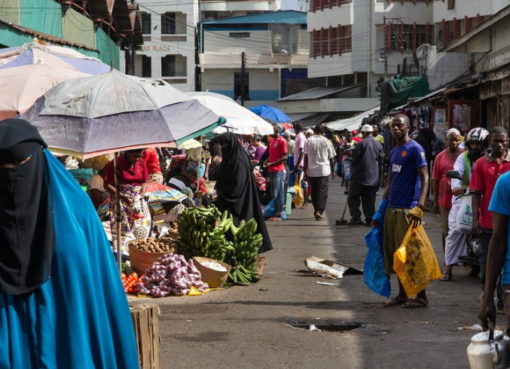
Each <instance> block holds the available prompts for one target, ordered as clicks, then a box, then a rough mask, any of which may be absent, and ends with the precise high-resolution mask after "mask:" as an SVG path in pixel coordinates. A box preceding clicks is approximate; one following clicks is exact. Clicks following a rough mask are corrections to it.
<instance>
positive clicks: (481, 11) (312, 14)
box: [308, 0, 508, 97]
mask: <svg viewBox="0 0 510 369" xmlns="http://www.w3.org/2000/svg"><path fill="white" fill-rule="evenodd" d="M507 2H508V1H507V0H492V1H478V0H464V1H455V0H446V1H437V0H436V1H434V0H398V1H397V0H356V1H352V0H351V1H349V0H312V2H311V4H310V9H309V12H308V30H309V32H310V38H311V40H312V41H311V47H310V60H309V63H308V69H309V75H310V76H311V77H328V82H329V84H328V87H340V86H348V85H349V84H357V83H364V84H365V85H366V90H365V91H364V92H363V93H362V95H364V96H365V97H374V96H377V94H378V89H377V86H378V83H380V81H381V79H382V78H388V77H391V76H392V75H395V74H402V75H421V74H423V73H424V72H425V69H424V68H423V67H420V65H419V63H418V58H417V56H416V50H417V48H418V47H420V45H425V44H430V45H436V46H437V49H438V51H440V50H441V49H442V48H445V47H447V46H448V45H449V44H450V43H452V42H454V41H455V40H456V39H459V38H460V37H462V36H463V35H464V34H466V33H467V32H469V30H470V29H472V28H473V27H476V26H477V25H478V24H480V23H482V22H483V21H484V20H486V19H488V17H490V16H491V15H492V14H495V13H496V12H497V11H498V10H499V9H501V8H502V7H504V6H505V4H506V3H507ZM360 97H361V96H360Z"/></svg>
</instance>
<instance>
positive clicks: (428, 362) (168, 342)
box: [157, 180, 502, 369]
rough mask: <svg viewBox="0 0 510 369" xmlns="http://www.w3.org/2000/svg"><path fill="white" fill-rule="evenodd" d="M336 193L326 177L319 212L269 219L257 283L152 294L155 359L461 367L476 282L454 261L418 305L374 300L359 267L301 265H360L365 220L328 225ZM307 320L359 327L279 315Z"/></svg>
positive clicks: (223, 364)
mask: <svg viewBox="0 0 510 369" xmlns="http://www.w3.org/2000/svg"><path fill="white" fill-rule="evenodd" d="M345 197H346V196H345V195H344V194H343V189H342V190H341V189H340V187H339V181H338V180H335V181H333V182H332V183H331V188H330V201H329V204H328V209H327V213H328V214H327V219H326V220H325V221H321V222H317V221H315V220H314V219H313V216H312V210H311V207H310V208H309V209H304V210H301V209H299V210H294V211H293V212H292V215H291V217H290V219H289V220H287V221H285V222H273V223H271V224H270V225H269V229H270V233H271V236H272V239H273V245H274V250H272V251H271V252H269V253H267V254H266V256H267V258H268V263H267V265H266V267H265V270H264V274H263V278H262V280H261V281H260V282H259V283H257V284H254V285H251V286H248V287H235V288H230V289H222V290H219V291H214V292H211V293H208V294H206V295H204V296H197V297H170V298H164V299H159V300H157V302H158V303H160V304H161V313H162V314H161V339H162V359H163V365H162V368H165V369H167V368H175V369H180V368H208V369H215V368H235V367H237V368H242V369H250V368H268V369H273V368H293V369H295V368H303V369H309V368H340V369H343V368H352V369H361V368H388V369H390V368H391V369H394V368H395V367H396V365H398V366H399V367H410V368H414V369H420V368H434V369H440V368H449V369H456V368H459V369H460V368H462V369H464V368H467V367H468V363H467V358H466V354H465V349H466V347H467V345H468V344H469V339H470V337H471V336H472V335H473V334H474V333H475V332H473V331H470V330H461V329H459V328H460V327H466V326H471V325H473V324H475V323H477V319H476V316H477V304H478V295H479V294H480V285H479V282H478V281H477V280H475V279H473V278H470V277H467V276H466V275H465V273H464V271H463V270H462V269H461V268H460V267H458V268H456V269H455V270H454V273H455V275H454V281H451V282H439V281H437V282H434V283H433V284H432V285H431V287H430V289H429V290H428V291H429V292H428V293H429V300H430V307H429V308H427V309H418V310H404V309H400V308H398V307H396V308H388V309H382V308H381V306H382V304H383V303H384V301H385V299H384V298H382V297H380V296H377V295H375V294H373V293H371V292H370V291H369V290H368V289H367V288H366V287H365V285H364V284H363V279H362V276H361V275H349V276H344V278H343V279H342V280H337V281H331V280H325V279H322V278H320V277H317V276H315V275H312V274H309V273H306V272H304V264H303V261H304V259H305V258H306V257H309V256H312V255H314V256H318V257H323V258H328V259H334V260H340V261H342V262H344V263H347V264H350V265H353V266H361V265H362V264H363V260H364V257H365V252H366V249H365V246H364V243H363V235H364V234H365V233H366V232H367V231H368V228H367V227H363V226H357V227H347V226H335V219H337V218H339V214H340V212H341V209H342V208H343V205H344V203H345V200H346V199H345ZM426 221H427V223H428V228H427V231H428V234H429V236H430V238H431V239H432V241H433V243H434V245H435V247H436V251H437V253H438V257H439V259H440V263H442V252H441V250H440V248H441V245H440V239H439V224H438V218H436V217H435V216H434V215H431V214H428V215H427V218H426ZM317 282H332V283H334V285H333V286H330V285H320V284H318V283H317ZM392 285H393V288H394V290H395V289H396V281H395V279H393V281H392ZM500 320H502V319H501V318H500ZM309 321H311V322H318V323H322V322H325V321H326V322H330V323H331V322H335V323H348V324H351V323H360V324H361V325H362V326H361V327H360V328H357V329H353V330H349V331H343V332H328V331H309V330H307V329H301V328H294V327H291V326H289V324H288V323H289V322H309Z"/></svg>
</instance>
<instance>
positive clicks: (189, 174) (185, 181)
mask: <svg viewBox="0 0 510 369" xmlns="http://www.w3.org/2000/svg"><path fill="white" fill-rule="evenodd" d="M196 181H197V171H196V170H194V169H187V170H185V171H184V174H177V175H175V176H174V177H172V178H170V180H169V181H168V186H169V187H171V188H173V189H175V190H178V191H180V192H182V193H183V194H185V195H187V196H188V197H189V198H191V199H193V198H194V197H195V196H194V193H195V184H196Z"/></svg>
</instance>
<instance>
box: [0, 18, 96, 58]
mask: <svg viewBox="0 0 510 369" xmlns="http://www.w3.org/2000/svg"><path fill="white" fill-rule="evenodd" d="M0 23H1V24H5V25H6V26H8V27H11V28H13V29H15V30H16V31H18V32H21V33H26V34H29V35H32V36H34V37H37V38H38V39H40V40H46V41H50V42H53V43H55V44H60V45H66V46H73V47H77V48H81V49H85V50H91V51H96V52H99V50H98V49H94V48H92V47H88V46H85V45H82V44H77V43H75V42H70V41H66V40H64V39H62V38H58V37H55V36H52V35H48V34H47V33H43V32H39V31H36V30H33V29H31V28H27V27H23V26H20V25H17V24H14V23H9V22H5V21H3V20H1V19H0Z"/></svg>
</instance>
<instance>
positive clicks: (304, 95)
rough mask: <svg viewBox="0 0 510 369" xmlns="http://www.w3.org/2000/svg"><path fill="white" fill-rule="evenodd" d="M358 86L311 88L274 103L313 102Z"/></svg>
mask: <svg viewBox="0 0 510 369" xmlns="http://www.w3.org/2000/svg"><path fill="white" fill-rule="evenodd" d="M359 86H360V85H353V86H348V87H342V88H332V87H313V88H311V89H309V90H306V91H301V92H298V93H297V94H293V95H289V96H285V97H282V98H280V99H278V100H276V101H295V100H315V99H321V98H323V97H326V96H331V95H335V94H337V93H340V92H344V91H348V90H351V89H353V88H356V87H359Z"/></svg>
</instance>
